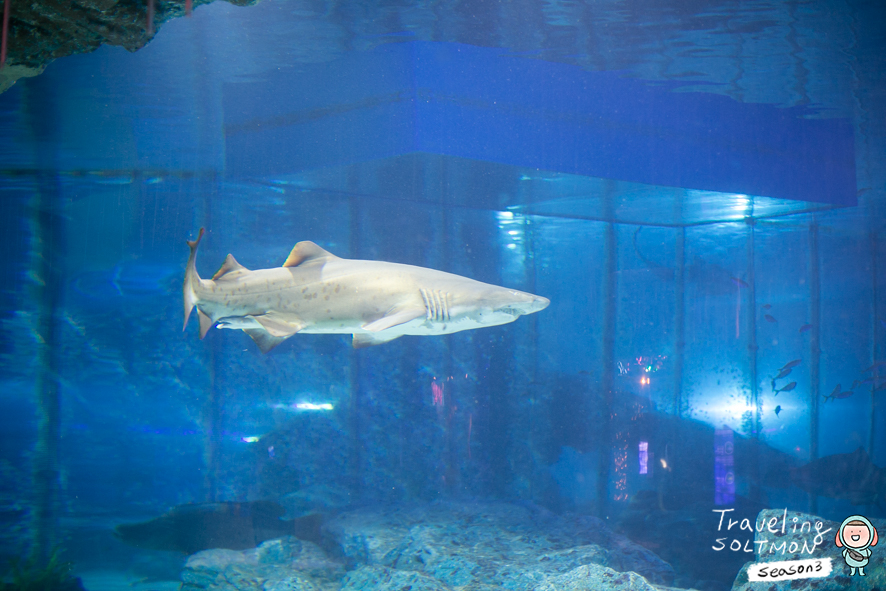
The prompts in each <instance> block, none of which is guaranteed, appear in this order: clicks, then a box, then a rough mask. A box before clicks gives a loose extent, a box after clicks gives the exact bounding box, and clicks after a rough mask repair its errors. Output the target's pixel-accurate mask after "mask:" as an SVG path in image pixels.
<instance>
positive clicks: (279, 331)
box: [253, 314, 305, 339]
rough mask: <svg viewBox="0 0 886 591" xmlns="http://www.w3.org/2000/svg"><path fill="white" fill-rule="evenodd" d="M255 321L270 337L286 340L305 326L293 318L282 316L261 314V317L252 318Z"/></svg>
mask: <svg viewBox="0 0 886 591" xmlns="http://www.w3.org/2000/svg"><path fill="white" fill-rule="evenodd" d="M253 318H255V321H256V322H258V323H259V324H261V325H262V327H263V328H264V329H265V330H266V331H268V333H269V334H270V335H271V336H274V337H283V338H284V339H287V338H289V337H291V336H292V335H294V334H295V333H297V332H298V331H300V330H301V329H303V328H304V327H305V325H304V324H303V323H302V322H300V321H298V320H297V319H294V318H289V317H286V316H282V315H280V314H262V315H261V316H253Z"/></svg>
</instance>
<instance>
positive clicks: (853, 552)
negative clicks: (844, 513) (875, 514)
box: [834, 515, 877, 576]
mask: <svg viewBox="0 0 886 591" xmlns="http://www.w3.org/2000/svg"><path fill="white" fill-rule="evenodd" d="M834 543H835V544H837V546H839V547H840V548H843V560H845V561H846V565H847V566H848V567H849V576H852V575H854V574H855V569H858V574H860V575H861V576H865V574H864V567H866V566H867V565H868V562H870V559H871V553H872V551H871V546H876V545H877V529H876V528H875V527H874V526H873V525H872V524H871V522H870V521H868V520H867V518H866V517H862V516H861V515H852V516H850V517H847V518H846V519H844V520H843V524H842V525H841V526H840V529H838V530H837V537H836V539H835V540H834Z"/></svg>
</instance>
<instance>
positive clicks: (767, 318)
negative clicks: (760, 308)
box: [763, 314, 778, 323]
mask: <svg viewBox="0 0 886 591" xmlns="http://www.w3.org/2000/svg"><path fill="white" fill-rule="evenodd" d="M763 318H765V319H766V322H773V323H774V322H778V320H776V319H775V316H773V315H772V314H766V315H765V316H763Z"/></svg>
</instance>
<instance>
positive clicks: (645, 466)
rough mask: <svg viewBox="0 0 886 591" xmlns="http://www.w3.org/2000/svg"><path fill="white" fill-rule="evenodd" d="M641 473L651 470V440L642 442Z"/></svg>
mask: <svg viewBox="0 0 886 591" xmlns="http://www.w3.org/2000/svg"><path fill="white" fill-rule="evenodd" d="M639 451H640V474H646V473H647V472H648V471H649V442H648V441H641V442H640V450H639Z"/></svg>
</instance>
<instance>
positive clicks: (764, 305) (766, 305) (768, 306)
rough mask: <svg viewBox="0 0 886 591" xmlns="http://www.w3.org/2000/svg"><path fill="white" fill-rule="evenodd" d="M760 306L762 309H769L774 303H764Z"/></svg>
mask: <svg viewBox="0 0 886 591" xmlns="http://www.w3.org/2000/svg"><path fill="white" fill-rule="evenodd" d="M760 307H761V308H762V309H764V310H768V309H770V308H771V307H772V304H763V305H762V306H760Z"/></svg>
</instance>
